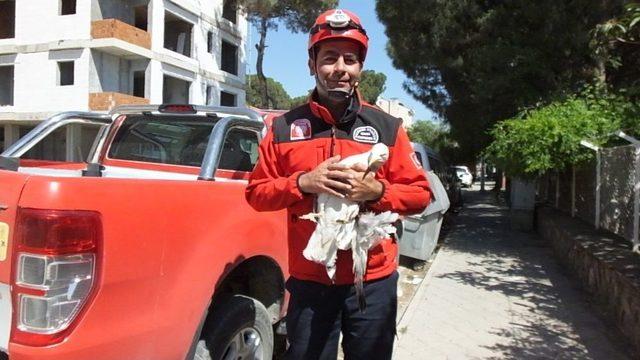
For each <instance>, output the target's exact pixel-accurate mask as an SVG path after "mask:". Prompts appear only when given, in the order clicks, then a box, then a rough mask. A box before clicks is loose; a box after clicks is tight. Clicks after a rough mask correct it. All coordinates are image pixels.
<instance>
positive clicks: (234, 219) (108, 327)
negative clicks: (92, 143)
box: [0, 118, 288, 360]
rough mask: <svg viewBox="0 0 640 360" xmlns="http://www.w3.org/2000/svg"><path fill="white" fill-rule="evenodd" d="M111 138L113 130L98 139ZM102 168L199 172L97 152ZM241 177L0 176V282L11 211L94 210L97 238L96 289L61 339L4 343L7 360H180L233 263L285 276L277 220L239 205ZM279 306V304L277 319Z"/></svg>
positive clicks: (66, 166)
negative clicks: (271, 267)
mask: <svg viewBox="0 0 640 360" xmlns="http://www.w3.org/2000/svg"><path fill="white" fill-rule="evenodd" d="M122 120H123V119H122V118H120V119H119V120H118V124H117V125H119V123H121V122H122ZM116 127H117V126H116ZM112 139H113V132H112V133H111V135H110V136H109V138H108V140H107V141H111V140H112ZM102 164H103V165H104V166H107V167H108V166H118V167H129V168H132V169H133V170H135V169H144V170H156V171H166V172H174V173H182V174H192V175H197V174H198V172H199V168H197V167H192V166H178V165H166V164H153V163H145V162H140V161H128V160H116V159H108V158H104V153H103V159H102ZM20 166H21V167H37V168H46V169H54V170H81V169H84V168H85V167H86V164H84V163H65V162H51V161H38V160H21V161H20ZM248 176H249V173H248V172H242V171H229V170H218V171H217V172H216V178H217V180H216V181H196V180H160V179H125V178H104V177H81V176H77V177H57V176H47V175H29V174H25V173H20V172H15V171H6V170H0V184H1V186H0V204H3V205H8V209H7V210H5V211H0V221H1V222H5V223H7V224H9V226H10V230H11V231H10V235H9V248H8V252H7V259H6V260H5V261H0V282H1V283H5V284H11V283H12V280H13V277H14V274H13V272H15V269H13V267H14V266H15V261H14V260H13V255H12V254H13V251H12V240H14V239H13V233H14V231H13V230H14V228H15V220H16V212H17V209H18V208H19V207H22V208H34V209H55V210H90V211H96V212H99V213H100V216H101V219H102V227H103V239H104V240H103V244H102V249H101V254H100V257H99V258H98V264H97V269H98V271H97V272H96V278H95V280H94V288H95V289H96V291H95V292H94V294H93V296H92V297H91V298H90V299H89V300H88V302H87V303H86V304H85V305H84V307H83V309H82V311H81V313H80V314H79V315H78V317H77V318H76V319H75V320H74V323H73V329H72V331H70V333H69V335H68V336H67V337H66V338H65V339H64V340H63V341H62V342H60V343H57V344H54V345H50V346H47V347H35V346H25V345H21V344H18V343H15V342H10V343H9V356H10V359H11V360H23V359H24V360H26V359H46V360H63V359H64V360H73V359H92V360H100V359H105V360H106V359H110V360H111V359H128V360H136V359H140V360H142V359H145V360H146V359H157V360H161V359H167V360H168V359H172V360H173V359H184V358H185V356H186V355H187V353H188V351H189V349H190V347H191V345H192V343H193V339H194V335H196V333H197V331H198V327H199V325H200V322H201V320H202V319H203V315H204V314H205V313H206V310H207V307H208V306H209V304H210V302H211V299H212V297H214V296H215V291H216V289H217V288H218V286H219V285H220V284H221V282H222V281H223V280H224V279H225V276H226V275H227V274H229V273H230V272H232V271H233V270H234V269H235V268H236V267H237V266H238V265H239V264H241V263H242V262H244V261H246V260H247V259H252V258H255V257H261V258H264V259H269V260H270V261H271V262H273V263H274V264H275V265H276V266H277V267H278V268H279V269H280V270H281V271H282V277H283V279H286V277H287V276H288V267H287V242H286V234H287V229H286V214H285V212H284V211H279V212H270V213H260V212H256V211H255V210H253V208H251V207H250V206H249V205H248V204H247V203H246V201H245V199H244V190H245V187H246V179H248ZM285 304H286V299H285V301H284V302H283V303H282V304H281V305H282V307H281V309H280V313H281V315H284V306H285ZM14 306H15V304H14ZM15 312H16V309H13V313H14V323H15ZM12 331H13V328H12Z"/></svg>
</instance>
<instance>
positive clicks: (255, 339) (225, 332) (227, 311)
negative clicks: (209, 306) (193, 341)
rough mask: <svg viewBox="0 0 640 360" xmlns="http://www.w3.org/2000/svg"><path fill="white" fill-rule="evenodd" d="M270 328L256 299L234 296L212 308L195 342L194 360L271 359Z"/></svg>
mask: <svg viewBox="0 0 640 360" xmlns="http://www.w3.org/2000/svg"><path fill="white" fill-rule="evenodd" d="M272 355H273V327H272V325H271V321H270V320H269V313H268V312H267V309H266V308H265V307H264V305H262V303H260V302H259V301H258V300H256V299H253V298H250V297H248V296H244V295H233V296H231V297H229V298H228V299H226V300H225V301H223V302H222V303H220V304H218V305H217V306H215V309H214V311H213V313H212V314H211V315H210V316H209V318H208V319H207V322H206V323H205V325H204V329H203V330H202V335H201V336H200V340H199V341H198V345H197V347H196V352H195V356H194V360H237V359H256V360H270V359H271V357H272Z"/></svg>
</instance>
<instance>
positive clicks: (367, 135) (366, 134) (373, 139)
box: [353, 126, 380, 144]
mask: <svg viewBox="0 0 640 360" xmlns="http://www.w3.org/2000/svg"><path fill="white" fill-rule="evenodd" d="M379 139H380V136H378V131H376V129H374V128H373V127H371V126H361V127H359V128H356V129H355V130H354V131H353V140H355V141H360V142H365V143H369V144H377V143H378V140H379Z"/></svg>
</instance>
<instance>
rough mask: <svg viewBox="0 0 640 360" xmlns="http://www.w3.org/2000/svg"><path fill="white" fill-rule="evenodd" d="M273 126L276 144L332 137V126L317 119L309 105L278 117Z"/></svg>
mask: <svg viewBox="0 0 640 360" xmlns="http://www.w3.org/2000/svg"><path fill="white" fill-rule="evenodd" d="M294 123H295V125H294ZM272 126H273V137H274V139H273V140H274V142H275V143H284V142H290V141H298V140H304V139H311V138H318V137H329V136H331V126H330V125H329V124H327V123H325V122H324V121H322V120H320V119H319V118H317V117H316V116H315V115H314V114H313V113H312V112H311V108H310V107H309V104H304V105H301V106H298V107H297V108H295V109H293V110H291V111H289V112H287V113H285V114H282V115H281V116H278V117H277V118H275V119H274V120H273V125H272ZM307 127H309V128H308V129H307ZM307 130H309V132H307ZM296 136H298V137H297V138H296Z"/></svg>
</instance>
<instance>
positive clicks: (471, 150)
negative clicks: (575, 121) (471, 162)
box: [376, 0, 623, 158]
mask: <svg viewBox="0 0 640 360" xmlns="http://www.w3.org/2000/svg"><path fill="white" fill-rule="evenodd" d="M622 2H623V0H610V1H606V2H594V1H588V0H575V1H556V0H539V1H530V0H513V1H484V0H448V1H443V0H424V1H409V0H377V5H376V11H377V14H378V17H379V18H380V21H381V22H382V23H383V24H384V25H386V34H387V36H388V38H389V42H388V44H387V51H388V53H389V55H390V57H391V58H392V59H393V63H394V66H395V67H397V68H399V69H401V70H402V71H404V72H405V74H406V75H407V77H408V78H409V81H408V82H406V83H405V84H404V85H405V88H406V89H407V90H408V91H409V92H410V93H411V94H412V95H413V96H414V97H415V98H416V99H417V100H419V101H421V102H422V103H424V104H425V105H426V106H427V107H429V108H431V109H433V110H434V111H435V112H436V113H438V114H439V115H440V116H441V117H442V118H443V119H445V121H447V123H448V124H449V125H450V128H451V135H452V137H453V138H454V139H455V140H456V141H457V142H458V143H459V144H460V146H461V148H460V149H459V151H460V152H462V153H464V154H465V155H466V156H468V157H469V158H473V157H475V156H476V155H477V154H478V153H479V152H480V150H481V149H482V148H483V147H484V146H485V145H486V144H488V143H489V142H490V137H489V136H488V134H487V133H486V130H487V129H490V128H491V127H492V126H493V124H495V123H496V122H497V121H500V120H503V119H507V118H511V117H513V116H515V115H516V114H518V112H519V111H521V109H524V108H530V107H532V106H537V105H538V104H545V103H549V102H551V101H553V100H554V99H557V98H561V97H562V96H564V94H571V93H574V92H575V91H577V90H579V89H580V88H581V87H582V86H584V84H586V83H588V82H590V81H591V80H592V79H593V78H594V77H595V76H597V74H598V71H599V68H598V64H597V61H596V60H595V59H594V57H593V54H592V51H591V49H590V47H589V42H590V36H589V31H590V30H591V29H593V28H594V27H595V26H596V24H599V23H602V22H603V21H605V20H606V19H610V18H611V17H613V16H615V15H617V14H620V13H621V11H622ZM425 9H427V10H425Z"/></svg>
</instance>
